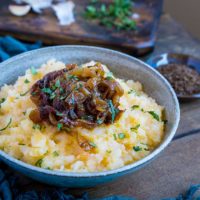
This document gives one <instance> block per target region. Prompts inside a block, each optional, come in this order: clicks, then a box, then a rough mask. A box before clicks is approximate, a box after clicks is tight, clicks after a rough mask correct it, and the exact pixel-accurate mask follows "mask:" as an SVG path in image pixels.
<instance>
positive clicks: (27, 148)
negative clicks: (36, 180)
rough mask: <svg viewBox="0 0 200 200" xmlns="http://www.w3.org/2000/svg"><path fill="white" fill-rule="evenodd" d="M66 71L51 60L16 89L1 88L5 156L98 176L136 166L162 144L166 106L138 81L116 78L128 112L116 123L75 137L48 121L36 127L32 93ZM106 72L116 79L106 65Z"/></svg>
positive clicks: (1, 144)
mask: <svg viewBox="0 0 200 200" xmlns="http://www.w3.org/2000/svg"><path fill="white" fill-rule="evenodd" d="M89 65H90V66H91V65H94V62H90V63H89ZM84 66H88V64H85V65H83V67H84ZM64 67H65V64H64V63H62V62H59V61H55V60H50V61H48V62H47V63H46V64H44V65H42V66H41V68H39V69H37V70H36V69H35V68H34V67H32V68H31V69H30V70H27V71H26V74H25V75H24V76H21V77H19V78H18V80H17V81H16V83H15V84H14V85H4V86H3V87H2V88H1V91H0V105H1V108H0V148H1V149H2V150H3V151H5V152H6V153H8V154H10V155H11V156H13V157H15V158H17V159H19V160H22V161H24V162H26V163H29V164H32V165H36V166H38V167H42V168H46V169H51V170H62V171H74V172H95V171H103V170H110V169H115V168H119V167H122V166H124V165H127V164H129V163H133V162H136V161H137V160H140V159H142V158H143V157H145V156H147V155H148V154H149V153H150V152H151V151H152V150H153V149H155V148H156V147H157V146H158V145H159V144H160V142H161V140H162V137H163V134H164V122H163V120H162V112H163V107H162V106H160V105H158V104H157V103H156V102H155V100H154V99H152V98H150V97H148V96H147V94H145V93H144V92H143V91H142V85H141V84H140V83H139V82H134V81H132V80H129V81H127V82H125V81H124V80H121V79H116V80H117V81H118V82H119V84H120V85H121V87H122V88H123V90H124V94H123V96H122V97H121V98H120V105H119V109H120V110H124V112H123V113H122V115H121V116H120V118H119V119H118V120H117V121H116V122H115V123H113V124H109V125H105V124H102V125H100V126H98V127H95V128H94V129H86V128H81V127H77V128H74V129H72V130H71V131H70V132H66V131H64V130H60V129H58V127H56V126H52V125H50V124H49V123H47V122H43V123H42V124H34V123H33V121H32V120H30V118H29V114H30V113H31V111H32V110H34V109H35V108H36V105H35V104H34V103H33V102H32V101H31V99H30V93H29V92H28V91H29V89H30V88H31V86H32V85H33V84H34V83H35V82H36V81H37V80H39V79H41V78H42V77H43V76H44V75H45V74H47V73H49V72H52V71H55V70H59V69H62V68H64ZM104 70H105V71H106V72H107V74H111V73H109V70H108V69H107V68H106V67H105V66H104ZM77 135H78V136H79V137H81V138H82V139H84V140H87V141H88V142H89V143H90V145H91V146H92V147H93V148H92V150H91V151H85V150H84V149H83V148H81V147H80V146H79V144H78V142H77Z"/></svg>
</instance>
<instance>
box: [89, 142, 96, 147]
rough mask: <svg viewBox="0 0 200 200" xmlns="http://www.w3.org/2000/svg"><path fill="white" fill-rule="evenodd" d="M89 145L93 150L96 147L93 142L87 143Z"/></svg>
mask: <svg viewBox="0 0 200 200" xmlns="http://www.w3.org/2000/svg"><path fill="white" fill-rule="evenodd" d="M89 145H90V146H92V147H93V148H96V147H97V145H96V144H95V143H94V142H89Z"/></svg>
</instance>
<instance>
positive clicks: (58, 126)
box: [57, 123, 63, 131]
mask: <svg viewBox="0 0 200 200" xmlns="http://www.w3.org/2000/svg"><path fill="white" fill-rule="evenodd" d="M62 128H63V124H61V123H58V124H57V129H58V130H59V131H60V130H62Z"/></svg>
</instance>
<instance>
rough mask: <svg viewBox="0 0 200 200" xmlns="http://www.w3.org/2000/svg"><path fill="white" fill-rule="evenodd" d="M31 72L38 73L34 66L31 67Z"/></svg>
mask: <svg viewBox="0 0 200 200" xmlns="http://www.w3.org/2000/svg"><path fill="white" fill-rule="evenodd" d="M31 73H32V75H36V74H37V73H38V72H37V70H36V69H35V67H31Z"/></svg>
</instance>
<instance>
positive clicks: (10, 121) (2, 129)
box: [0, 118, 12, 131]
mask: <svg viewBox="0 0 200 200" xmlns="http://www.w3.org/2000/svg"><path fill="white" fill-rule="evenodd" d="M11 123H12V118H10V120H9V122H8V124H7V125H6V126H5V127H4V128H1V129H0V131H4V130H6V129H7V128H8V127H9V126H10V124H11Z"/></svg>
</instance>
